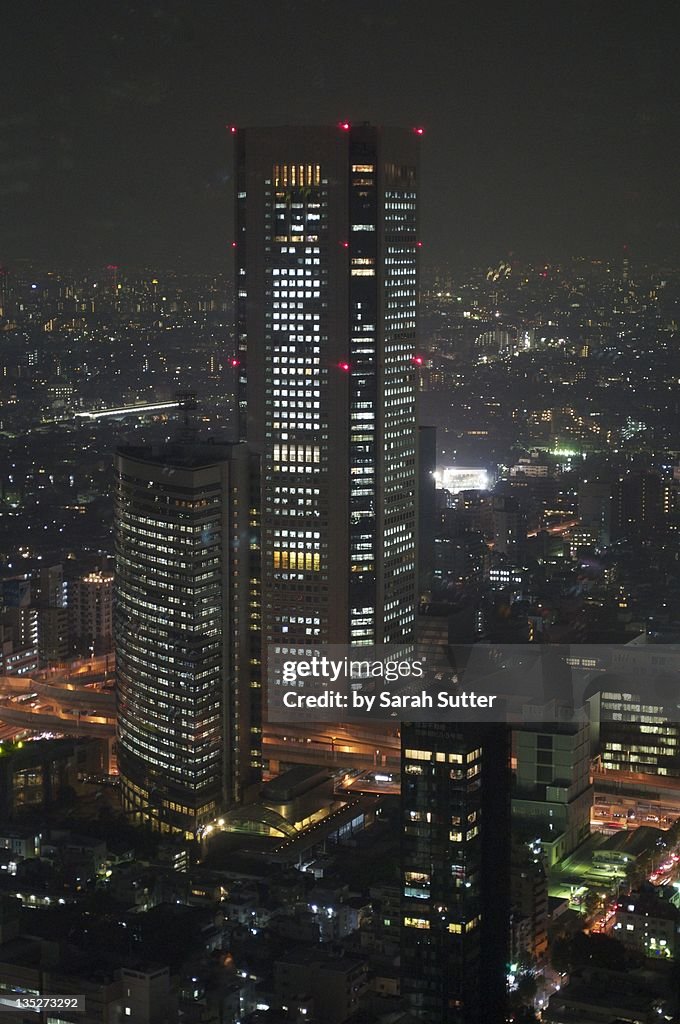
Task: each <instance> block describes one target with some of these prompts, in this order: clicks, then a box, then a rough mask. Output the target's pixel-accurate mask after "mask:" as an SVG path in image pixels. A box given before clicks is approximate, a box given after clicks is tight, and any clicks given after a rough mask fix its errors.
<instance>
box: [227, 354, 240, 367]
mask: <svg viewBox="0 0 680 1024" xmlns="http://www.w3.org/2000/svg"><path fill="white" fill-rule="evenodd" d="M229 365H230V366H240V365H241V360H240V359H237V358H236V356H232V357H231V359H230V360H229Z"/></svg>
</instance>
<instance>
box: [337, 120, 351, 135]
mask: <svg viewBox="0 0 680 1024" xmlns="http://www.w3.org/2000/svg"><path fill="white" fill-rule="evenodd" d="M351 127H352V125H351V124H350V123H349V121H339V122H338V128H342V130H343V132H348V131H349V130H350V128H351Z"/></svg>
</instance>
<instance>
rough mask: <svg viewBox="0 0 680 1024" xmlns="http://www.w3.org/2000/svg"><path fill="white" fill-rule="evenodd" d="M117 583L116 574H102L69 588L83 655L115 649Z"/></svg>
mask: <svg viewBox="0 0 680 1024" xmlns="http://www.w3.org/2000/svg"><path fill="white" fill-rule="evenodd" d="M113 581H114V576H113V573H111V572H101V571H98V572H90V573H88V574H87V575H86V576H81V578H80V579H78V580H75V582H73V583H72V584H71V585H70V586H69V614H70V618H71V631H72V635H73V641H74V645H75V648H76V651H77V652H78V653H79V654H83V655H100V654H108V653H109V652H110V651H112V650H113Z"/></svg>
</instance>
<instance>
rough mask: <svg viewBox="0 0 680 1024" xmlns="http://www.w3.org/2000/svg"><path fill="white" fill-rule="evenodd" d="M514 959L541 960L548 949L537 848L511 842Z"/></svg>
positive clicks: (545, 905)
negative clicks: (531, 958) (529, 958)
mask: <svg viewBox="0 0 680 1024" xmlns="http://www.w3.org/2000/svg"><path fill="white" fill-rule="evenodd" d="M510 891H511V902H512V924H513V936H514V943H513V945H514V949H513V950H512V959H513V961H515V960H519V959H521V958H522V957H523V956H530V957H533V958H534V959H536V960H540V959H541V958H542V957H543V956H544V955H545V953H546V951H547V948H548V879H547V875H546V872H545V868H544V866H543V858H542V855H541V852H540V849H539V848H538V847H537V846H535V845H531V844H527V843H513V847H512V862H511V876H510Z"/></svg>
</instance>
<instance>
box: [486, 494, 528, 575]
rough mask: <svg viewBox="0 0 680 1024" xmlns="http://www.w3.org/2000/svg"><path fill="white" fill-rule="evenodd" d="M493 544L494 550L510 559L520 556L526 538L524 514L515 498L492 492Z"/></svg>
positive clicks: (519, 557)
mask: <svg viewBox="0 0 680 1024" xmlns="http://www.w3.org/2000/svg"><path fill="white" fill-rule="evenodd" d="M492 507H493V546H494V551H497V552H498V554H500V555H505V557H506V558H509V559H510V560H511V561H513V560H518V559H521V558H522V555H523V553H524V548H525V545H526V539H527V519H526V514H525V512H524V510H523V508H522V506H521V505H520V503H519V501H518V500H517V498H513V497H512V496H509V495H505V494H494V496H493V499H492Z"/></svg>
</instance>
